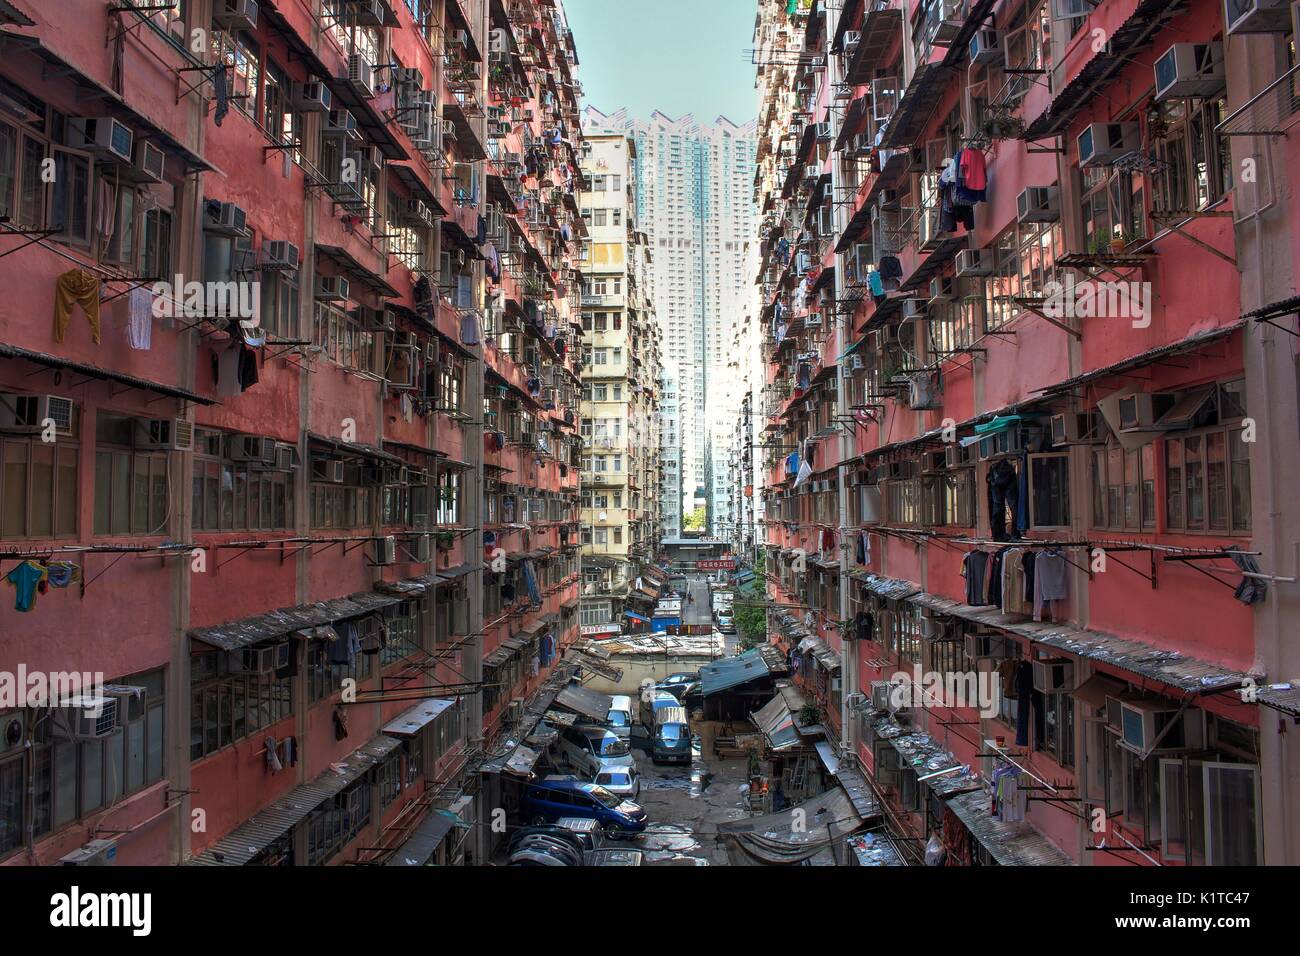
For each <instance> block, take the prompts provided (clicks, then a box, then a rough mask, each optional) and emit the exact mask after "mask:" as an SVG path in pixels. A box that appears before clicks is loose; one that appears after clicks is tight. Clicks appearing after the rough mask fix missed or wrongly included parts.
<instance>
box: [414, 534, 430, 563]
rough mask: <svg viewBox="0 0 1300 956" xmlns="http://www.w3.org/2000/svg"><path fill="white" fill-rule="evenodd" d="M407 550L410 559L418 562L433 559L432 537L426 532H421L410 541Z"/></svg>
mask: <svg viewBox="0 0 1300 956" xmlns="http://www.w3.org/2000/svg"><path fill="white" fill-rule="evenodd" d="M408 550H409V551H410V552H411V558H412V560H414V561H416V562H417V563H419V564H425V563H426V562H429V561H432V560H433V538H432V537H430V536H429V535H427V534H422V535H420V536H419V537H418V538H416V539H415V540H413V541H411V542H410V545H409V548H408Z"/></svg>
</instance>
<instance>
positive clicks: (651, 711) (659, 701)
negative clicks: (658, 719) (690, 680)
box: [641, 687, 682, 732]
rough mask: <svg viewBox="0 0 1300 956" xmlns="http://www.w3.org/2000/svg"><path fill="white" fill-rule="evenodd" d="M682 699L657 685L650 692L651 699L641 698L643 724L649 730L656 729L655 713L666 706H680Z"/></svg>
mask: <svg viewBox="0 0 1300 956" xmlns="http://www.w3.org/2000/svg"><path fill="white" fill-rule="evenodd" d="M681 703H682V702H681V701H680V700H678V699H677V697H676V696H675V695H674V694H671V693H669V692H668V691H666V690H659V689H658V688H657V687H656V688H655V689H654V690H653V691H651V692H650V699H649V700H647V699H646V698H644V697H642V698H641V726H643V727H644V728H645V729H646V730H647V731H651V732H653V731H654V728H655V714H657V713H658V712H659V711H661V710H663V709H664V708H665V707H680V706H681Z"/></svg>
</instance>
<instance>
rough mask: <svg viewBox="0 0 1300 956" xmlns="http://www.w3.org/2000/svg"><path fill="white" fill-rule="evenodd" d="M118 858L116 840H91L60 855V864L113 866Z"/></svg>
mask: <svg viewBox="0 0 1300 956" xmlns="http://www.w3.org/2000/svg"><path fill="white" fill-rule="evenodd" d="M116 860H117V841H116V840H91V841H90V842H89V843H86V844H83V845H82V846H79V847H77V848H76V849H75V850H73V851H72V852H71V853H67V854H65V855H64V856H61V857H59V865H60V866H113V865H114V863H115V861H116Z"/></svg>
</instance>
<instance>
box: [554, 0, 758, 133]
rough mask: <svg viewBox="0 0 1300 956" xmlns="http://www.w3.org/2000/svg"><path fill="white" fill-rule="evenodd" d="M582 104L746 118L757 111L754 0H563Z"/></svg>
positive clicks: (644, 115)
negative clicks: (575, 53) (752, 53)
mask: <svg viewBox="0 0 1300 956" xmlns="http://www.w3.org/2000/svg"><path fill="white" fill-rule="evenodd" d="M564 12H565V14H566V15H567V17H568V20H569V26H570V27H571V28H572V30H573V39H574V41H575V43H576V44H577V47H578V62H579V67H578V78H579V79H581V80H582V87H583V105H584V106H594V107H595V108H596V109H598V110H600V111H602V112H604V113H612V112H614V111H615V110H616V109H618V108H619V107H622V106H625V107H627V109H628V112H629V113H631V114H632V115H633V116H634V117H636V118H637V119H648V118H649V116H650V113H651V111H653V110H659V111H660V112H662V113H666V114H667V115H669V116H671V117H673V118H674V119H676V118H677V117H678V116H680V115H681V114H683V113H694V114H695V118H696V119H698V120H701V121H704V122H712V121H713V120H714V119H716V118H717V117H718V116H719V115H721V116H726V117H727V118H728V119H730V120H731V121H733V122H735V123H746V122H748V121H749V120H752V119H753V118H754V116H755V115H756V114H757V112H758V99H757V97H758V94H757V92H756V91H755V90H754V66H753V64H752V63H750V61H749V54H748V52H747V51H749V50H750V49H751V48H752V47H753V46H754V18H755V16H756V15H757V13H758V4H757V3H756V2H755V0H564Z"/></svg>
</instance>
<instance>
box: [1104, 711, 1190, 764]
mask: <svg viewBox="0 0 1300 956" xmlns="http://www.w3.org/2000/svg"><path fill="white" fill-rule="evenodd" d="M1106 717H1107V722H1108V723H1109V724H1110V725H1111V726H1113V727H1114V728H1115V729H1116V731H1117V732H1118V734H1119V744H1120V746H1121V747H1124V748H1125V749H1126V750H1129V751H1132V752H1133V753H1137V754H1142V755H1143V756H1145V755H1146V754H1148V753H1152V752H1155V751H1167V750H1195V749H1198V748H1200V747H1203V746H1205V711H1204V710H1202V709H1201V708H1199V707H1189V708H1188V709H1187V710H1185V711H1183V712H1182V714H1181V716H1180V715H1179V706H1178V704H1177V703H1176V702H1174V701H1172V700H1166V699H1162V698H1144V699H1140V700H1135V699H1131V698H1128V699H1126V698H1117V697H1107V698H1106ZM1171 725H1172V726H1171Z"/></svg>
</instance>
